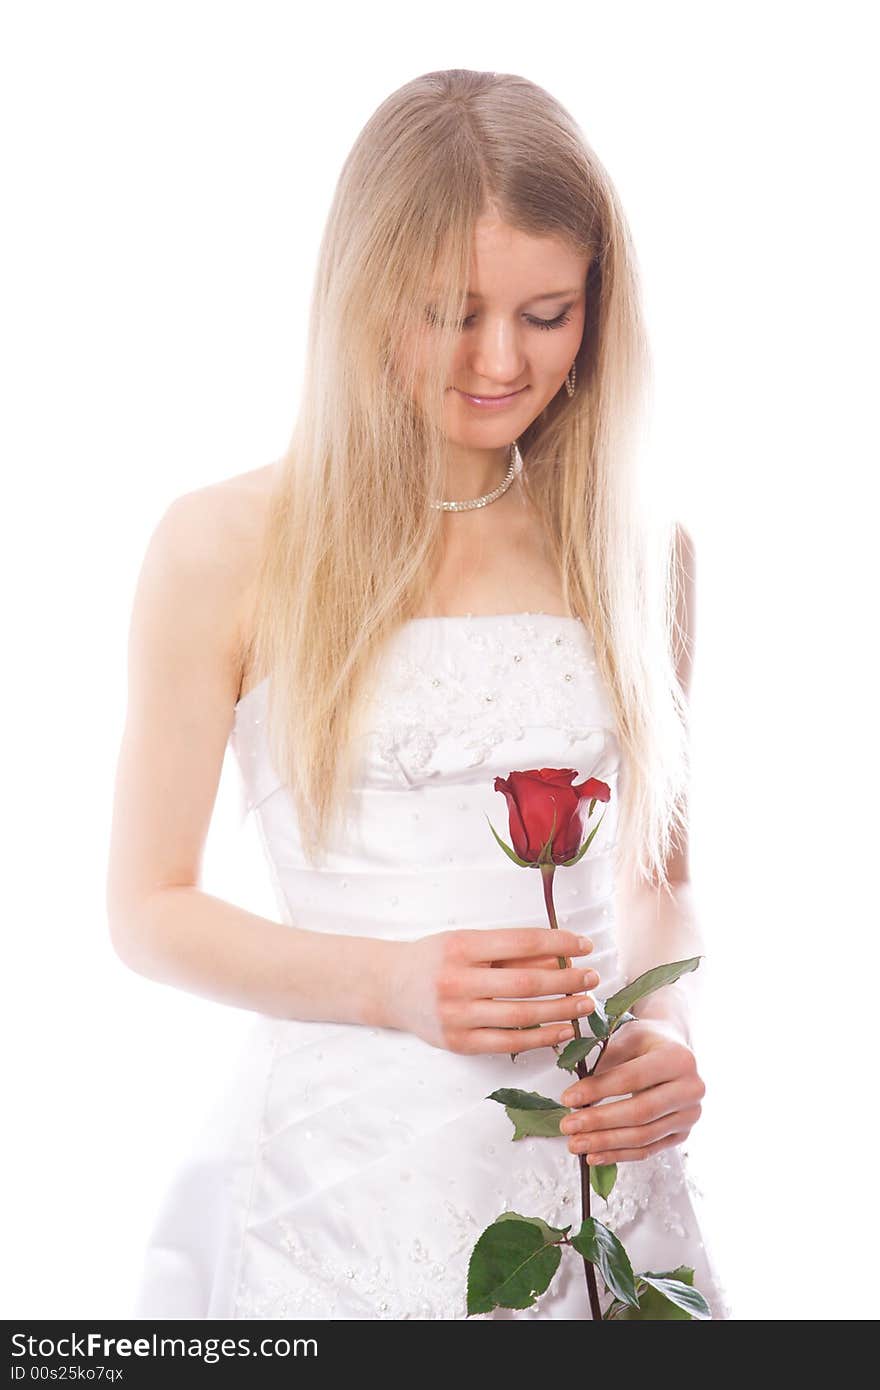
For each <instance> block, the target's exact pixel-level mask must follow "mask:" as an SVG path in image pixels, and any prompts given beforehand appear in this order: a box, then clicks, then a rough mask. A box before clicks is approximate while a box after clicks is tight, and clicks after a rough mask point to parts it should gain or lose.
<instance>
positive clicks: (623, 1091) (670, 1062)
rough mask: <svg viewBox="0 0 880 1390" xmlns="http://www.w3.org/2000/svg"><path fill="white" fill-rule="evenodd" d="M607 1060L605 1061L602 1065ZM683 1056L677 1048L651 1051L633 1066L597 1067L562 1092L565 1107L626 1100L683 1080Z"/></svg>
mask: <svg viewBox="0 0 880 1390" xmlns="http://www.w3.org/2000/svg"><path fill="white" fill-rule="evenodd" d="M604 1060H605V1058H604V1057H603V1059H602V1061H604ZM681 1074H682V1072H681V1054H680V1049H678V1048H676V1047H669V1048H667V1047H652V1048H651V1051H650V1052H644V1053H642V1054H641V1055H640V1056H639V1057H635V1058H633V1060H632V1061H631V1062H620V1063H618V1064H616V1065H614V1066H611V1067H608V1068H607V1069H605V1068H603V1067H602V1064H601V1061H600V1062H599V1063H597V1065H596V1069H595V1071H594V1072H593V1073H592V1074H591V1075H590V1076H586V1077H584V1078H583V1080H580V1081H575V1082H574V1083H573V1084H572V1085H571V1086H569V1087H568V1088H567V1089H566V1090H564V1091H563V1093H562V1095H561V1097H560V1099H561V1100H562V1102H563V1104H564V1105H571V1106H573V1107H574V1106H578V1105H591V1104H592V1103H593V1102H594V1101H597V1100H602V1099H604V1097H605V1096H624V1095H629V1094H630V1093H632V1092H635V1091H644V1090H645V1088H646V1087H648V1086H657V1085H659V1084H660V1083H661V1082H663V1081H672V1080H674V1079H675V1078H676V1077H680V1076H681Z"/></svg>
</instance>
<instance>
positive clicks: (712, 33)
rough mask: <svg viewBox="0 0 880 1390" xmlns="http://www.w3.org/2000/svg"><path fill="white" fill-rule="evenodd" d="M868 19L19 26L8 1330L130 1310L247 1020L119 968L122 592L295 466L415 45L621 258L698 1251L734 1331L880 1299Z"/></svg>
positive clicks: (9, 403)
mask: <svg viewBox="0 0 880 1390" xmlns="http://www.w3.org/2000/svg"><path fill="white" fill-rule="evenodd" d="M872 8H873V7H871V6H869V5H867V4H853V3H850V4H840V3H837V4H835V5H834V6H833V7H832V6H831V5H830V4H824V5H810V4H803V3H801V4H782V3H766V0H765V3H760V4H755V3H751V4H744V3H741V2H740V3H737V4H714V5H705V4H699V3H694V4H683V3H668V2H667V3H664V4H662V5H654V4H632V3H618V4H615V5H613V6H608V5H605V4H601V5H600V4H594V3H585V2H584V0H578V2H577V3H568V0H560V3H556V4H554V5H552V6H550V7H549V8H548V7H540V6H534V5H523V4H515V3H506V4H504V5H503V6H501V5H497V6H496V5H491V4H490V5H487V6H474V5H471V4H467V5H463V4H460V3H455V2H451V3H450V2H449V0H447V3H444V4H443V5H442V6H441V7H439V8H436V7H435V8H433V9H432V8H431V7H427V8H419V7H416V8H412V7H403V6H399V7H398V6H395V5H390V4H382V3H374V4H371V5H368V6H366V7H363V8H355V7H354V6H351V7H347V6H345V5H340V4H336V5H333V6H325V7H320V8H319V10H318V11H317V12H315V13H311V14H310V13H309V12H308V10H303V8H302V7H299V9H298V10H297V9H295V8H294V5H293V4H267V3H259V0H257V2H256V3H255V0H248V3H247V4H245V3H237V4H218V3H212V4H196V3H191V2H190V0H174V3H173V4H168V3H159V2H158V0H150V3H141V4H133V3H119V0H117V2H116V3H113V4H109V3H108V4H96V3H87V0H80V3H79V4H77V5H73V6H71V5H61V4H41V3H38V2H35V0H29V2H28V3H27V4H23V3H22V4H16V3H7V4H6V5H5V6H4V8H3V12H2V29H0V55H2V56H0V130H2V178H3V202H4V213H3V218H2V230H0V236H2V240H3V245H2V259H0V275H2V327H0V334H2V339H0V352H2V362H0V368H2V382H3V412H2V441H0V442H2V457H3V462H4V494H5V495H4V506H3V508H2V536H0V539H2V546H0V556H2V564H3V571H4V573H3V596H4V599H5V621H4V629H5V631H4V639H5V640H4V643H3V646H4V656H5V667H6V669H5V678H4V680H3V709H2V735H3V739H2V742H3V753H4V757H3V769H4V775H3V789H4V793H5V795H4V803H5V806H4V809H5V813H6V815H5V832H4V837H3V846H4V850H5V851H6V853H5V856H4V858H5V865H4V888H5V892H4V909H5V910H4V912H3V937H2V939H3V958H4V959H3V964H4V970H3V980H4V1001H3V1028H4V1038H3V1061H4V1063H5V1066H4V1114H5V1116H6V1119H7V1127H6V1137H5V1140H4V1145H3V1157H4V1193H5V1198H6V1203H5V1206H6V1214H5V1219H4V1259H3V1261H2V1265H3V1270H2V1276H3V1280H4V1289H3V1302H2V1315H3V1316H5V1317H18V1316H21V1317H32V1318H39V1317H42V1318H48V1317H67V1318H80V1317H86V1316H88V1317H92V1318H95V1317H105V1318H109V1317H124V1316H126V1315H127V1313H128V1311H129V1302H130V1298H131V1293H132V1289H133V1286H134V1283H135V1280H136V1277H137V1272H138V1266H139V1261H140V1258H141V1252H142V1247H143V1245H144V1243H145V1241H146V1239H147V1236H148V1231H149V1227H150V1224H151V1222H152V1220H153V1217H154V1214H155V1209H156V1207H157V1204H158V1202H159V1200H160V1197H161V1194H162V1192H163V1191H164V1189H165V1186H166V1184H167V1183H168V1181H169V1180H170V1178H171V1176H172V1173H173V1171H174V1167H175V1164H176V1163H177V1161H178V1160H179V1158H180V1156H181V1155H182V1154H183V1152H184V1150H185V1146H186V1142H187V1138H188V1135H189V1134H190V1132H191V1131H192V1129H193V1127H194V1125H195V1124H196V1122H197V1119H198V1115H199V1113H200V1108H201V1107H202V1105H203V1104H207V1101H208V1099H209V1093H210V1090H211V1088H212V1086H215V1085H216V1086H218V1087H219V1086H222V1080H223V1074H224V1069H225V1067H226V1065H227V1063H228V1061H229V1059H230V1058H231V1056H232V1054H233V1052H234V1050H235V1048H236V1046H237V1043H238V1040H239V1038H240V1037H241V1035H242V1031H243V1029H244V1028H246V1027H247V1026H249V1024H250V1021H251V1017H252V1016H251V1015H250V1014H249V1013H247V1012H246V1011H242V1010H235V1009H229V1008H223V1007H221V1006H219V1005H214V1004H211V1003H209V1002H207V1001H204V1000H201V999H198V998H196V997H194V996H190V995H187V994H184V993H181V992H179V991H174V990H172V989H169V988H167V987H163V986H159V985H156V984H153V983H151V982H149V981H147V980H145V979H142V978H141V977H139V976H136V975H134V974H133V973H132V972H130V971H128V970H127V969H126V968H125V967H124V966H123V965H122V964H121V963H120V962H119V960H118V959H117V958H116V957H115V955H114V953H113V951H112V949H111V947H110V944H109V940H108V933H107V927H106V921H105V914H104V880H105V872H106V853H107V841H108V829H109V819H110V814H111V793H112V781H113V776H114V772H115V760H116V755H117V749H118V743H119V738H120V734H121V728H122V723H123V719H124V710H125V691H126V671H125V647H126V639H127V625H128V618H129V611H130V604H131V599H132V595H133V587H134V583H135V579H136V576H137V571H138V568H139V565H140V562H141V559H142V556H143V550H144V547H145V545H146V542H147V538H148V536H149V534H150V532H151V530H152V528H153V526H154V525H155V523H156V521H157V520H158V518H159V516H160V515H161V513H162V512H163V511H164V509H165V508H166V506H167V505H168V503H169V502H170V501H171V500H172V499H173V498H174V497H175V496H177V495H179V494H180V493H181V492H184V491H188V490H189V489H192V488H195V487H199V486H201V485H203V484H207V483H210V482H212V481H214V480H218V479H221V478H223V477H226V476H229V475H230V474H233V473H237V472H240V471H242V470H244V469H248V468H256V467H259V466H261V465H263V464H265V463H268V462H270V461H271V460H272V459H274V458H276V457H277V456H278V455H279V453H280V452H281V450H282V449H283V448H284V446H285V444H286V441H287V438H288V434H289V430H290V427H291V425H292V422H293V419H294V416H295V411H296V403H297V398H298V391H299V381H300V373H301V367H302V352H303V344H304V334H305V314H306V306H307V301H308V297H309V294H310V291H311V276H312V270H313V265H314V257H315V253H316V248H317V243H318V238H319V236H320V233H321V229H322V226H323V221H324V218H325V215H326V212H327V208H328V206H329V202H330V198H331V195H332V191H333V188H334V184H335V181H336V177H337V175H338V171H339V169H340V166H341V164H342V161H343V160H344V158H345V156H346V154H347V152H348V150H349V148H350V146H351V144H352V142H353V140H354V139H355V137H356V135H357V133H358V131H359V130H360V128H361V127H362V125H363V123H364V122H365V121H366V119H367V118H368V116H369V115H370V113H371V112H372V111H373V110H374V109H375V107H376V106H377V105H378V104H379V102H380V101H381V100H383V99H384V97H385V96H386V95H388V94H389V93H390V92H391V91H392V90H394V89H395V88H397V87H398V86H400V85H401V84H402V83H404V82H405V81H408V80H409V79H410V78H412V77H415V76H416V75H418V74H419V73H422V72H426V71H429V70H432V69H437V68H443V67H471V68H486V69H492V70H496V71H509V72H517V73H520V74H522V75H524V76H527V77H529V78H531V79H532V80H534V81H536V82H538V83H540V84H541V85H542V86H545V87H546V88H548V89H549V90H550V91H551V92H552V93H554V94H555V95H556V96H557V97H558V98H559V99H561V100H562V102H563V103H564V104H565V105H566V106H567V107H568V108H569V109H570V110H571V112H572V113H573V115H574V116H575V118H576V119H577V120H578V122H579V123H580V125H581V126H582V128H583V130H584V132H585V134H586V136H587V138H588V140H589V141H590V142H591V144H592V145H593V147H594V148H595V150H596V151H597V153H598V154H599V156H600V158H601V159H602V161H603V162H604V163H605V165H606V167H607V168H608V169H609V171H610V172H611V175H612V177H613V179H614V181H615V183H616V185H617V188H618V190H619V192H620V195H621V198H622V200H623V204H624V207H625V208H626V211H627V214H628V217H629V219H630V222H631V226H632V230H633V235H634V238H635V243H636V248H637V253H638V257H639V261H640V265H641V269H642V275H643V280H644V292H645V304H646V310H647V315H648V323H649V329H650V333H651V337H652V343H653V349H654V354H655V360H656V378H657V385H656V393H655V394H656V401H655V409H654V431H653V435H654V437H653V444H652V449H653V453H654V457H655V459H656V468H657V479H658V482H659V485H660V486H661V487H662V488H664V489H665V488H668V489H671V490H672V496H673V500H674V505H675V507H676V509H677V512H678V515H679V516H680V518H681V519H682V520H683V521H684V522H685V524H686V525H687V526H688V528H689V529H690V531H691V534H692V536H693V537H694V540H695V543H696V550H697V573H698V579H697V603H698V617H697V638H696V668H695V677H694V682H695V683H694V696H693V700H694V758H695V764H696V775H695V784H694V790H693V807H694V813H695V819H696V827H695V836H694V846H693V871H694V878H695V883H696V886H697V890H698V896H699V903H700V908H701V919H702V924H703V929H704V932H705V934H706V939H707V947H708V962H707V968H710V975H707V980H709V979H710V980H711V994H710V1001H709V1007H708V1009H707V1010H706V1018H705V1024H704V1029H703V1042H702V1048H701V1055H700V1059H699V1060H700V1066H701V1071H702V1074H703V1076H704V1079H705V1080H706V1082H707V1094H706V1098H705V1101H704V1108H703V1116H702V1118H701V1120H700V1121H699V1123H698V1125H697V1126H696V1127H695V1129H694V1130H693V1132H692V1135H691V1138H690V1141H689V1145H688V1148H689V1151H690V1152H691V1154H692V1155H693V1157H694V1160H695V1162H696V1163H698V1165H699V1169H700V1173H701V1178H702V1181H703V1186H704V1189H705V1193H706V1198H707V1203H706V1204H707V1209H708V1211H709V1213H710V1214H711V1219H712V1226H713V1229H712V1230H711V1231H710V1232H709V1235H710V1238H711V1239H712V1243H713V1249H714V1253H715V1256H716V1260H717V1263H718V1265H719V1271H720V1273H721V1274H722V1277H723V1279H724V1282H725V1284H726V1286H727V1291H728V1294H729V1296H730V1297H731V1299H732V1301H733V1303H734V1307H735V1313H736V1316H737V1317H739V1318H755V1319H778V1318H786V1319H803V1318H823V1319H825V1318H835V1319H836V1318H873V1317H875V1316H876V1301H875V1299H874V1298H873V1297H872V1292H871V1291H872V1287H873V1282H874V1280H873V1256H874V1253H875V1249H876V1224H875V1223H876V1218H875V1216H874V1204H873V1194H874V1191H875V1184H874V1181H873V1176H874V1172H875V1170H876V1143H877V1125H876V1081H875V1063H874V1055H875V1037H876V1029H875V1026H874V990H875V981H876V978H877V976H876V971H877V952H876V945H875V943H876V939H877V931H878V925H880V923H878V917H880V914H878V911H877V902H876V888H875V884H876V879H875V873H874V869H875V863H876V858H877V846H876V841H877V833H876V832H877V813H876V801H877V798H876V784H877V779H878V772H880V767H878V757H877V738H876V732H875V718H876V709H877V703H878V691H877V684H876V680H875V678H874V673H873V663H874V648H875V646H876V638H877V624H876V617H875V609H876V596H877V583H876V576H877V568H876V550H877V490H876V471H877V464H878V450H877V431H876V423H875V422H876V378H877V367H878V362H877V354H876V350H875V344H876V336H877V310H878V298H877V268H876V255H877V244H878V236H877V232H878V228H877V223H876V220H874V219H873V209H872V199H873V195H874V193H875V191H876V165H875V162H874V155H875V153H876V150H875V145H876V119H877V116H876V110H875V109H873V108H872V106H871V105H870V104H869V97H868V92H869V89H870V88H871V87H872V86H873V84H874V78H875V62H874V57H873V49H872V46H871V45H870V44H869V42H868V38H869V35H868V22H869V20H870V19H871V18H872V17H873V16H872ZM238 790H239V789H238V783H237V770H236V769H235V767H234V765H232V764H231V755H230V760H229V762H228V763H227V766H226V767H225V769H224V777H223V783H222V786H221V791H220V797H219V800H218V804H217V810H216V817H215V822H214V824H213V826H212V831H211V838H210V843H209V846H208V856H207V863H206V870H205V879H204V884H203V886H205V887H206V888H207V889H208V890H209V891H211V892H213V893H216V894H217V895H219V896H226V897H227V898H229V899H231V900H234V901H236V902H238V903H240V904H241V905H243V906H246V907H248V908H250V909H252V910H253V911H257V912H261V913H263V914H264V915H267V916H273V915H275V908H274V903H273V900H272V898H271V894H270V889H269V885H268V881H267V877H266V873H265V871H264V868H263V865H262V861H261V859H260V856H259V850H258V847H257V845H256V843H255V839H254V835H253V827H252V825H251V823H250V822H248V823H246V824H245V826H244V827H243V828H242V827H241V825H240V822H239V816H238V811H239V804H238ZM572 1162H574V1160H572Z"/></svg>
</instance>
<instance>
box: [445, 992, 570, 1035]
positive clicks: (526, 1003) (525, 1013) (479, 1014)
mask: <svg viewBox="0 0 880 1390" xmlns="http://www.w3.org/2000/svg"><path fill="white" fill-rule="evenodd" d="M595 1007H596V1001H595V999H593V998H592V996H591V995H589V994H563V995H561V996H560V997H559V998H558V999H547V1000H543V999H539V1000H536V1001H532V1000H513V1001H511V1002H508V1001H506V1000H502V999H473V1000H464V1001H463V1002H462V1005H461V1008H460V1009H458V1008H456V1009H454V1010H451V1011H448V1012H447V1014H446V1022H447V1024H449V1025H450V1026H451V1027H453V1028H531V1027H532V1025H533V1024H535V1023H565V1022H566V1021H567V1020H569V1019H572V1018H585V1017H586V1016H587V1015H588V1014H591V1013H592V1012H593V1010H594V1009H595Z"/></svg>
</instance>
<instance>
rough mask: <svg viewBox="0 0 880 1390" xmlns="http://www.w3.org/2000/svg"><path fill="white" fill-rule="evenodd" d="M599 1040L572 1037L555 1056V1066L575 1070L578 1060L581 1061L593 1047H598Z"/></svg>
mask: <svg viewBox="0 0 880 1390" xmlns="http://www.w3.org/2000/svg"><path fill="white" fill-rule="evenodd" d="M599 1042H600V1039H599V1038H572V1040H571V1042H567V1043H566V1044H565V1047H564V1048H563V1049H562V1052H561V1053H560V1055H559V1056H558V1057H557V1058H556V1065H557V1067H562V1068H563V1069H564V1070H565V1071H576V1070H577V1064H578V1062H582V1061H583V1059H584V1058H585V1057H587V1056H588V1055H589V1054H590V1053H591V1052H592V1050H593V1048H594V1047H598V1046H599Z"/></svg>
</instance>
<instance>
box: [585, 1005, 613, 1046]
mask: <svg viewBox="0 0 880 1390" xmlns="http://www.w3.org/2000/svg"><path fill="white" fill-rule="evenodd" d="M595 1003H596V1007H595V1009H593V1010H592V1011H591V1012H590V1013H588V1014H587V1022H588V1023H589V1025H590V1028H591V1029H592V1031H593V1033H594V1034H595V1035H596V1037H597V1038H600V1039H601V1038H607V1037H608V1034H609V1032H610V1031H611V1029H610V1024H609V1021H608V1015H607V1013H606V1011H605V1010H606V1007H607V1006H606V1005H604V1004H603V1003H602V1000H601V999H596V1001H595Z"/></svg>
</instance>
